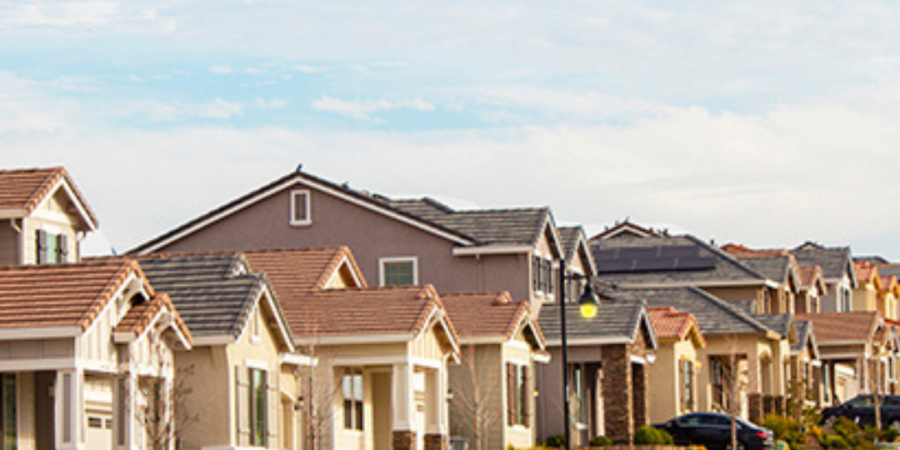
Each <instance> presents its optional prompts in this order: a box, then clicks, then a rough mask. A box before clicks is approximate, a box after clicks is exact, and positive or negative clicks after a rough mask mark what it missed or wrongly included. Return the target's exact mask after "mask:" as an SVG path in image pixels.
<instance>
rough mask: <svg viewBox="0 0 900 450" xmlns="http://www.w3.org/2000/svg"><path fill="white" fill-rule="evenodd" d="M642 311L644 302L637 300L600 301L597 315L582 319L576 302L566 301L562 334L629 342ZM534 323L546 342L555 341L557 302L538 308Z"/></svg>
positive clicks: (570, 336)
mask: <svg viewBox="0 0 900 450" xmlns="http://www.w3.org/2000/svg"><path fill="white" fill-rule="evenodd" d="M642 314H643V315H644V316H645V317H646V314H647V313H646V308H645V306H644V305H642V304H640V303H634V302H623V303H616V302H608V301H601V302H600V307H599V308H598V310H597V316H596V317H594V318H593V319H584V318H582V317H581V313H580V311H579V309H578V305H577V304H574V303H567V304H566V337H567V338H568V339H569V340H576V339H591V338H596V339H616V338H621V339H625V340H628V341H629V342H630V341H632V340H633V339H634V338H635V337H637V336H636V333H637V330H638V329H639V325H640V320H641V315H642ZM538 325H539V326H540V327H541V331H543V332H544V337H545V338H546V339H547V341H548V342H550V341H553V342H559V340H560V337H561V333H560V328H561V327H560V320H559V304H558V303H554V304H548V305H545V306H544V307H543V308H541V315H540V317H538ZM651 332H652V331H651Z"/></svg>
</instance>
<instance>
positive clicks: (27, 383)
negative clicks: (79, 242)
mask: <svg viewBox="0 0 900 450" xmlns="http://www.w3.org/2000/svg"><path fill="white" fill-rule="evenodd" d="M190 348H191V334H190V332H189V331H188V329H187V328H186V327H185V326H184V323H183V322H182V321H181V319H180V317H179V315H178V313H177V311H175V309H174V308H173V306H172V303H171V302H170V301H169V299H168V297H167V296H166V295H165V294H162V293H157V292H156V291H155V290H154V289H153V287H152V286H151V285H150V283H149V282H148V281H147V279H146V278H145V276H144V274H143V272H142V271H141V268H140V266H139V265H138V264H137V263H136V262H135V261H133V260H129V259H106V260H94V261H90V262H83V263H69V264H54V265H50V264H44V265H22V266H5V267H2V268H0V391H2V392H0V415H2V420H0V428H2V430H0V431H2V433H0V444H2V447H4V448H18V449H36V450H51V449H66V450H68V449H72V450H75V449H99V450H105V449H108V450H112V449H114V448H134V449H146V448H150V447H151V445H152V444H153V442H152V440H153V437H154V436H159V433H157V431H158V430H157V429H156V428H155V425H154V424H156V423H158V422H160V421H161V422H168V419H167V417H169V416H168V415H167V414H168V413H167V412H166V411H158V410H156V411H152V412H151V411H150V410H148V409H147V407H148V405H153V402H150V401H149V400H148V398H149V397H148V391H147V388H148V387H150V386H153V387H155V388H156V389H159V390H160V391H158V392H161V393H162V394H163V395H166V394H165V393H167V392H170V390H171V388H172V386H173V378H174V367H173V363H172V361H173V351H175V350H188V349H190ZM164 398H165V397H164ZM170 406H172V405H171V403H168V402H164V406H163V407H164V408H169V407H170ZM151 413H152V414H155V416H153V417H154V418H155V417H159V418H160V420H159V421H157V420H153V421H148V420H145V419H146V418H147V417H148V414H151ZM167 436H168V437H171V435H167Z"/></svg>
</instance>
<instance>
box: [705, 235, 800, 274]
mask: <svg viewBox="0 0 900 450" xmlns="http://www.w3.org/2000/svg"><path fill="white" fill-rule="evenodd" d="M722 250H724V251H725V252H726V253H728V254H729V255H731V256H734V257H735V258H737V259H738V260H739V261H740V262H741V263H743V264H745V265H747V266H748V267H750V268H751V269H753V270H755V271H756V272H758V273H760V274H762V275H763V276H765V277H767V278H768V279H770V280H772V281H777V282H779V283H785V284H786V283H789V282H790V280H792V279H793V281H794V282H795V283H797V284H799V280H798V279H797V276H798V274H797V267H798V263H797V260H796V259H794V257H793V256H792V255H791V253H790V252H789V251H787V250H785V249H751V248H749V247H746V246H743V245H738V244H726V245H724V246H722Z"/></svg>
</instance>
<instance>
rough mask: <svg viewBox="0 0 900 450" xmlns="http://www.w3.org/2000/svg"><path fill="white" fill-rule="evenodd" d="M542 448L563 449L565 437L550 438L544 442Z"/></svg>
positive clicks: (559, 435)
mask: <svg viewBox="0 0 900 450" xmlns="http://www.w3.org/2000/svg"><path fill="white" fill-rule="evenodd" d="M544 447H550V448H565V447H566V437H565V436H563V435H561V434H557V435H554V436H550V437H548V438H547V439H546V440H545V441H544Z"/></svg>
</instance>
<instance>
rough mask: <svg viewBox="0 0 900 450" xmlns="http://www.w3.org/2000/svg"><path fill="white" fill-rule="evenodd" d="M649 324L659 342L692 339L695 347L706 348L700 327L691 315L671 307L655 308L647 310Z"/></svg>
mask: <svg viewBox="0 0 900 450" xmlns="http://www.w3.org/2000/svg"><path fill="white" fill-rule="evenodd" d="M649 312H650V322H651V323H652V324H653V331H654V333H656V338H657V339H659V340H675V341H683V340H687V339H693V340H694V343H695V345H696V346H698V347H700V348H703V347H706V339H704V338H703V333H701V332H700V325H697V319H695V318H694V315H693V314H691V313H684V312H679V311H678V310H677V309H675V308H673V307H671V306H655V307H651V308H650V309H649Z"/></svg>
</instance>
